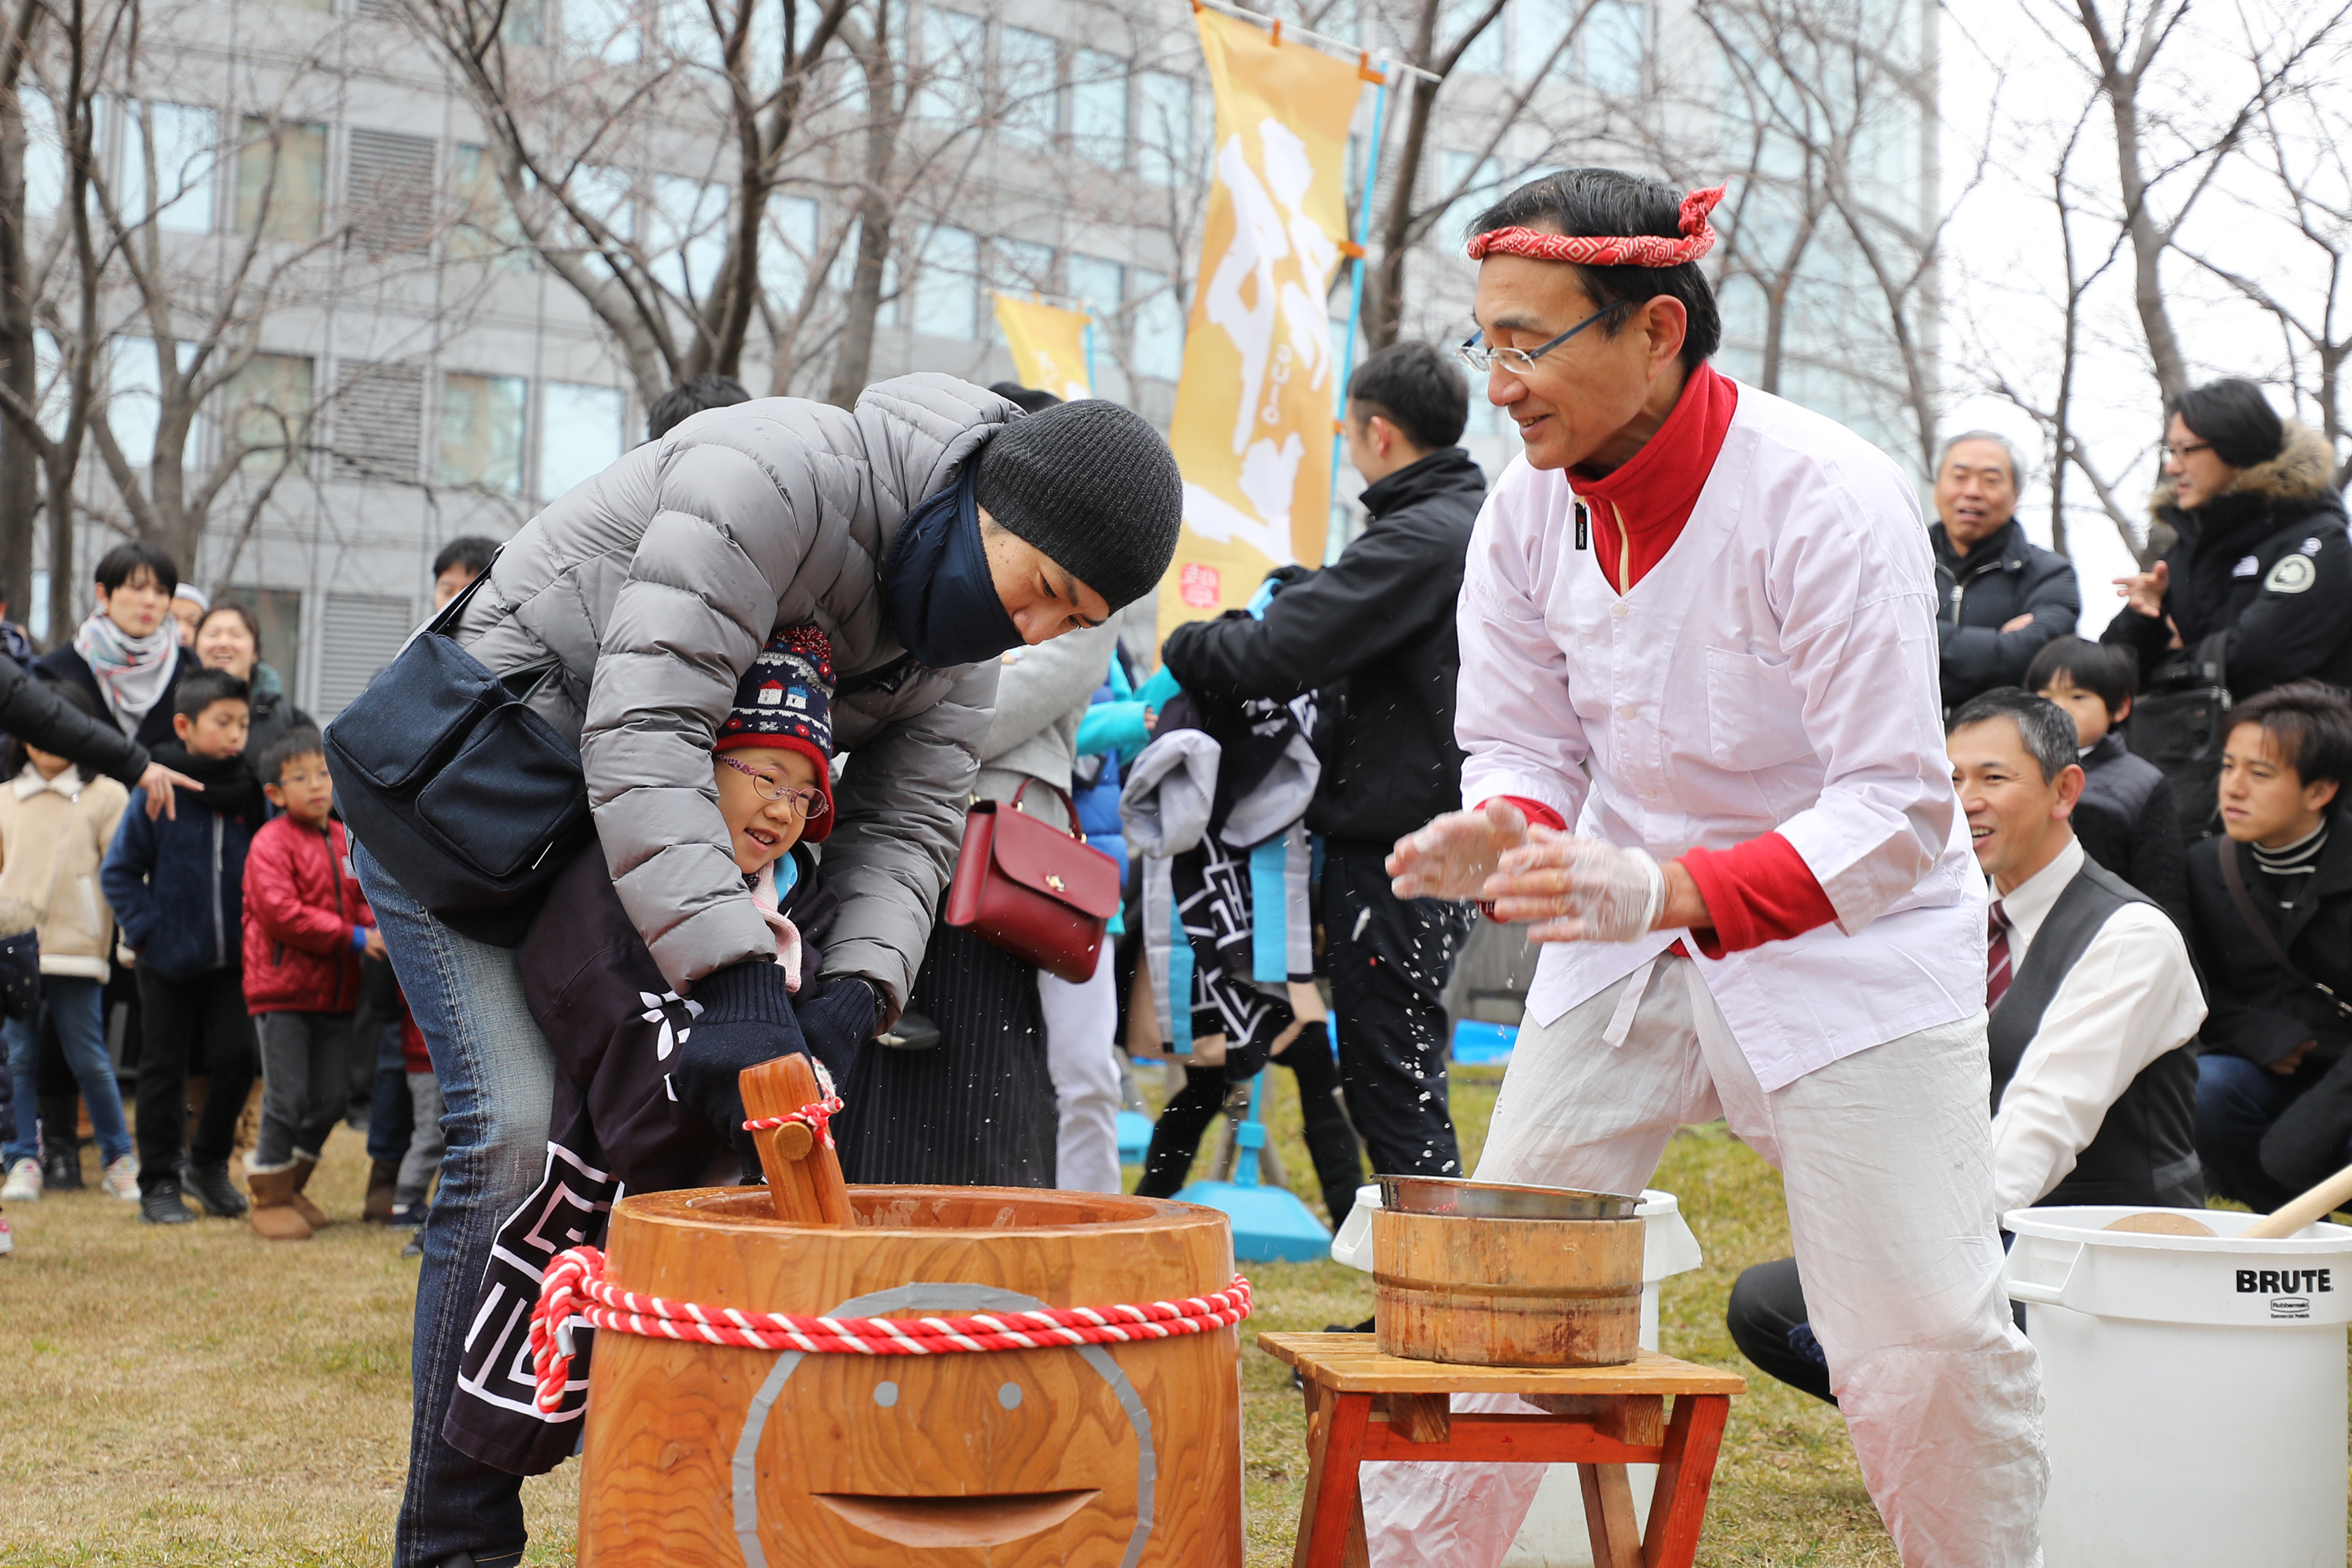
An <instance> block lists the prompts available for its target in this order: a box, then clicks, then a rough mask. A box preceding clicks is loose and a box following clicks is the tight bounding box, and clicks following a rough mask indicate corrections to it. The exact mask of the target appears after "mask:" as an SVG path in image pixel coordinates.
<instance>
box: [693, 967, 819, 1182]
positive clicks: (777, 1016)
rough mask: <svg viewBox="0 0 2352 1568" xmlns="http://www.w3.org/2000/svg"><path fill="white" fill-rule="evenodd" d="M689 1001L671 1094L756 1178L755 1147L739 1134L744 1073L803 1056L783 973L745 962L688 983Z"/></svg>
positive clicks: (802, 1042)
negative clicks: (690, 1012) (696, 1008)
mask: <svg viewBox="0 0 2352 1568" xmlns="http://www.w3.org/2000/svg"><path fill="white" fill-rule="evenodd" d="M694 999H695V1000H696V1001H697V1002H698V1003H699V1004H701V1008H702V1011H701V1013H700V1014H699V1015H698V1017H697V1018H696V1019H695V1020H694V1022H693V1023H691V1024H689V1025H688V1026H687V1027H686V1028H685V1029H683V1030H679V1031H678V1038H677V1051H676V1053H675V1054H673V1055H672V1057H671V1058H670V1068H669V1086H670V1089H671V1092H674V1093H675V1094H677V1098H678V1103H680V1104H682V1105H684V1106H685V1107H686V1108H687V1109H688V1110H689V1111H691V1112H693V1113H695V1114H696V1115H698V1116H699V1117H701V1118H702V1119H703V1120H704V1121H705V1122H708V1123H709V1124H710V1125H711V1128H712V1129H713V1130H714V1131H716V1132H717V1133H719V1135H721V1136H722V1137H724V1138H726V1139H727V1141H728V1143H729V1144H730V1146H732V1147H733V1148H734V1150H735V1152H736V1153H737V1154H739V1155H742V1156H743V1157H744V1160H745V1165H744V1167H743V1168H744V1169H746V1170H757V1169H759V1167H760V1150H759V1145H756V1144H754V1143H753V1142H752V1141H751V1134H749V1133H746V1132H745V1131H744V1130H743V1088H742V1082H741V1078H742V1072H743V1070H744V1069H745V1068H747V1067H757V1066H759V1065H760V1063H761V1062H763V1061H774V1060H775V1059H776V1058H777V1057H780V1056H790V1055H791V1054H792V1053H793V1052H794V1051H806V1050H807V1049H808V1044H807V1041H806V1040H805V1039H804V1038H803V1034H802V1031H801V1025H800V1020H799V1019H798V1018H797V1017H796V1016H795V1015H794V1013H793V998H792V993H791V992H790V991H788V990H786V989H785V988H784V968H783V966H782V965H781V964H779V963H777V962H776V961H775V960H774V959H772V958H746V959H744V960H743V961H742V962H741V963H739V964H730V965H729V966H728V967H725V968H723V969H714V970H712V971H711V972H710V973H709V974H708V975H705V976H703V977H702V978H701V979H699V980H697V981H696V982H695V983H694Z"/></svg>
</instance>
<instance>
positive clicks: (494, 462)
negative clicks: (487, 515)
mask: <svg viewBox="0 0 2352 1568" xmlns="http://www.w3.org/2000/svg"><path fill="white" fill-rule="evenodd" d="M522 415H523V380H522V378H521V377H520V376H481V375H471V374H467V373H465V372H463V371H451V372H450V373H448V374H447V375H445V376H443V377H442V378H441V483H443V484H444V485H460V486H465V487H467V489H473V490H487V491H488V492H489V493H490V494H491V495H493V496H516V495H520V494H521V493H522Z"/></svg>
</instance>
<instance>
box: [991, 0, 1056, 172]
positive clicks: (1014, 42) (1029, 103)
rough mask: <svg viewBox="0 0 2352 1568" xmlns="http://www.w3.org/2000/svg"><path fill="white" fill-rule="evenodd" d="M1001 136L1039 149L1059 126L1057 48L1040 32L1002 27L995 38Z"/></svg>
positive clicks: (1053, 41)
mask: <svg viewBox="0 0 2352 1568" xmlns="http://www.w3.org/2000/svg"><path fill="white" fill-rule="evenodd" d="M996 63H997V80H998V83H999V90H1001V91H1002V92H1003V95H1004V97H1003V112H1002V116H1001V118H1002V121H1003V126H1004V133H1005V134H1006V135H1007V136H1010V137H1013V138H1014V139H1015V140H1017V141H1025V142H1027V143H1029V144H1030V145H1032V146H1037V147H1042V146H1044V145H1045V144H1046V143H1047V142H1050V141H1053V139H1054V132H1055V131H1058V130H1060V129H1061V126H1062V112H1061V110H1062V93H1061V46H1060V45H1059V44H1058V43H1056V42H1055V40H1054V39H1053V38H1051V37H1047V36H1046V35H1045V34H1044V33H1033V32H1030V31H1029V30H1028V29H1027V28H1025V27H1005V28H1002V29H1000V30H999V31H998V33H997V36H996Z"/></svg>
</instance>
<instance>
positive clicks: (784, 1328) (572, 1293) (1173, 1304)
mask: <svg viewBox="0 0 2352 1568" xmlns="http://www.w3.org/2000/svg"><path fill="white" fill-rule="evenodd" d="M1250 1304H1251V1303H1250V1282H1249V1281H1247V1280H1245V1279H1244V1278H1242V1276H1240V1275H1239V1274H1236V1275H1234V1277H1233V1279H1232V1280H1231V1281H1228V1282H1227V1283H1226V1286H1225V1288H1224V1289H1223V1290H1222V1291H1213V1292H1211V1293H1210V1294H1208V1295H1205V1296H1188V1297H1186V1298H1185V1299H1184V1300H1182V1301H1139V1302H1131V1301H1120V1302H1115V1303H1113V1304H1111V1305H1109V1306H1103V1307H1044V1308H1039V1309H1036V1310H1034V1311H1029V1312H978V1313H974V1314H973V1315H971V1316H970V1317H961V1318H825V1317H808V1316H803V1315H802V1314H800V1313H796V1312H740V1311H738V1310H736V1309H735V1308H732V1307H706V1306H698V1305H697V1304H696V1303H694V1302H692V1301H666V1300H664V1299H663V1298H662V1297H659V1296H640V1295H638V1294H637V1293H636V1292H635V1291H624V1290H620V1289H618V1288H617V1287H615V1286H613V1285H611V1284H608V1283H606V1282H605V1280H604V1253H602V1252H601V1251H599V1250H597V1249H595V1248H593V1247H574V1248H572V1249H571V1250H570V1251H567V1252H562V1253H559V1254H558V1255H557V1256H556V1258H555V1260H554V1261H553V1262H551V1263H550V1264H549V1265H548V1267H547V1272H546V1274H545V1275H544V1276H542V1277H541V1281H540V1293H539V1304H538V1305H537V1306H536V1307H534V1308H533V1309H532V1310H531V1314H530V1358H531V1369H532V1374H533V1378H534V1381H535V1382H536V1384H537V1385H538V1392H537V1395H536V1396H535V1397H536V1399H537V1402H538V1405H539V1407H540V1408H541V1410H544V1411H553V1410H554V1409H555V1408H556V1407H557V1406H559V1405H560V1404H561V1403H562V1399H563V1395H564V1390H565V1389H566V1388H567V1387H568V1386H569V1385H570V1383H571V1379H572V1354H573V1350H572V1323H573V1322H584V1323H585V1324H587V1325H588V1326H589V1327H590V1328H593V1329H609V1330H612V1331H614V1332H615V1333H631V1334H642V1335H644V1336H646V1337H647V1338H650V1339H674V1340H690V1341H694V1342H696V1343H702V1344H716V1345H728V1346H732V1347H735V1348H738V1349H743V1350H797V1351H803V1352H806V1353H809V1354H818V1355H946V1354H955V1353H958V1352H985V1351H999V1350H1053V1349H1056V1348H1059V1347H1062V1346H1067V1345H1082V1344H1139V1343H1143V1342H1145V1341H1147V1340H1155V1339H1174V1338H1176V1337H1178V1336H1180V1335H1182V1334H1196V1333H1215V1332H1216V1331H1217V1330H1219V1329H1226V1328H1231V1327H1233V1326H1234V1324H1235V1323H1238V1322H1241V1321H1242V1320H1243V1319H1244V1318H1246V1317H1248V1316H1249V1315H1250Z"/></svg>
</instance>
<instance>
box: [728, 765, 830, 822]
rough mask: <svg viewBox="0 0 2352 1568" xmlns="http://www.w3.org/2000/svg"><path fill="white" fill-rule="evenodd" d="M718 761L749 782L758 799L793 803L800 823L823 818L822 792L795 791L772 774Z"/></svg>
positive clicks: (813, 790) (824, 806) (813, 788)
mask: <svg viewBox="0 0 2352 1568" xmlns="http://www.w3.org/2000/svg"><path fill="white" fill-rule="evenodd" d="M719 761H721V762H724V763H725V764H727V766H728V767H730V768H733V769H735V771H736V772H738V773H740V774H741V775H743V777H744V778H746V779H750V780H751V788H752V789H757V790H758V791H759V792H760V799H761V800H790V801H791V802H792V803H793V810H795V811H797V812H799V813H800V816H801V821H804V822H805V821H814V820H815V819H817V818H819V817H822V816H824V813H825V811H826V810H827V806H826V803H825V799H824V790H822V789H817V788H815V787H814V786H811V787H810V788H808V789H793V787H792V786H791V785H789V784H787V783H785V782H784V781H783V780H782V779H779V778H777V777H776V776H775V775H774V774H772V773H762V772H761V771H760V770H759V769H758V768H749V767H746V766H745V765H744V764H742V763H740V762H738V761H736V760H735V759H734V758H731V757H721V758H719Z"/></svg>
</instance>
